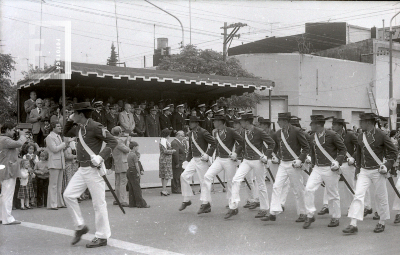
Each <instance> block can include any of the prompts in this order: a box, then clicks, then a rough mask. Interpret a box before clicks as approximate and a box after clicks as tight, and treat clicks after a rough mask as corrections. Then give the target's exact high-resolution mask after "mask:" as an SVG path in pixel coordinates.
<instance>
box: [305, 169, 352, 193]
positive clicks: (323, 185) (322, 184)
mask: <svg viewBox="0 0 400 255" xmlns="http://www.w3.org/2000/svg"><path fill="white" fill-rule="evenodd" d="M303 171H304V172H306V174H308V176H310V175H311V173H310V172H308V171H307V170H306V169H305V168H303ZM321 186H322V187H324V188H325V183H324V182H322V183H321ZM353 194H354V193H353Z"/></svg>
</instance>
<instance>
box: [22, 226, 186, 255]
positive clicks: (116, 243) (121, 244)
mask: <svg viewBox="0 0 400 255" xmlns="http://www.w3.org/2000/svg"><path fill="white" fill-rule="evenodd" d="M21 226H23V227H27V228H33V229H38V230H43V231H48V232H53V233H56V234H61V235H67V236H72V237H73V236H75V231H73V230H70V229H65V228H57V227H52V226H47V225H41V224H36V223H31V222H22V223H21ZM93 238H94V235H93V234H86V235H83V236H82V239H83V240H87V241H91V240H92V239H93ZM107 245H109V246H112V247H115V248H119V249H124V250H128V251H133V252H138V253H142V254H149V255H183V254H182V253H176V252H172V251H167V250H161V249H157V248H153V247H150V246H144V245H140V244H135V243H129V242H125V241H121V240H117V239H113V238H109V239H108V240H107Z"/></svg>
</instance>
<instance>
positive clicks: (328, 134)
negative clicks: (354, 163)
mask: <svg viewBox="0 0 400 255" xmlns="http://www.w3.org/2000/svg"><path fill="white" fill-rule="evenodd" d="M314 137H315V133H314V134H313V135H312V136H311V161H312V164H313V165H318V166H330V165H331V164H332V162H330V161H329V159H328V158H326V157H325V155H324V154H323V153H322V152H321V150H320V149H319V148H318V146H317V144H316V143H315V138H314ZM317 137H318V134H317ZM318 140H319V142H320V143H321V145H322V147H323V148H324V149H325V150H326V152H328V154H329V155H331V157H332V158H333V159H335V160H336V161H337V162H339V165H342V162H343V159H344V157H345V156H346V146H345V145H344V143H343V141H342V139H341V138H340V136H339V135H338V134H337V133H336V132H334V131H332V130H326V129H325V133H324V135H323V136H322V137H320V138H318Z"/></svg>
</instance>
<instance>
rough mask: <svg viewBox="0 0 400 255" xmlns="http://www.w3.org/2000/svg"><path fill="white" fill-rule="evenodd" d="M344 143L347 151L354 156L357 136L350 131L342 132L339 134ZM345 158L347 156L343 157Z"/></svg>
mask: <svg viewBox="0 0 400 255" xmlns="http://www.w3.org/2000/svg"><path fill="white" fill-rule="evenodd" d="M341 138H342V140H343V142H344V145H345V146H346V149H347V152H348V153H349V154H350V155H351V156H352V157H353V158H356V149H357V144H358V142H357V136H356V134H355V133H354V132H352V131H347V133H344V132H343V134H342V136H341ZM345 159H347V156H346V157H345Z"/></svg>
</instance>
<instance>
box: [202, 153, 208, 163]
mask: <svg viewBox="0 0 400 255" xmlns="http://www.w3.org/2000/svg"><path fill="white" fill-rule="evenodd" d="M209 158H210V157H209V156H208V154H206V153H204V154H203V155H201V158H200V159H201V160H203V161H206V162H207V161H208V159H209Z"/></svg>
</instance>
